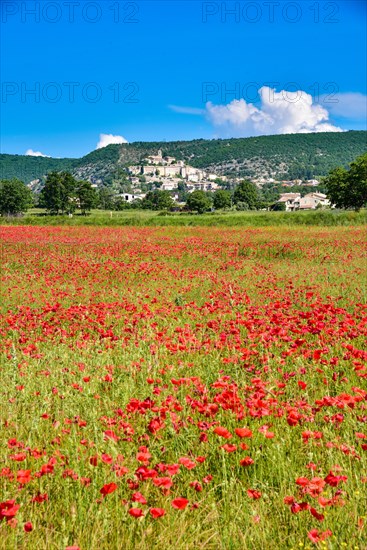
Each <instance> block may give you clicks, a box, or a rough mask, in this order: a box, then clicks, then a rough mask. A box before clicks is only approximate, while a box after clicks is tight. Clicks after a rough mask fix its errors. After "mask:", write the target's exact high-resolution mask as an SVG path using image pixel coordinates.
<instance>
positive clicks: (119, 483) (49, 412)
mask: <svg viewBox="0 0 367 550" xmlns="http://www.w3.org/2000/svg"><path fill="white" fill-rule="evenodd" d="M1 260H2V272H1V294H2V303H1V318H0V337H1V358H0V360H1V362H0V381H1V385H0V394H1V399H0V423H1V424H0V548H1V549H2V550H9V549H11V550H12V549H22V550H25V549H27V550H28V549H31V550H33V549H37V550H40V549H47V550H49V549H57V550H65V549H68V550H77V549H79V550H95V549H99V550H109V549H113V550H115V549H121V550H122V549H124V550H125V549H135V548H136V549H144V550H148V549H149V550H150V549H153V548H156V549H158V548H159V549H169V548H175V549H195V550H196V549H221V550H230V549H244V550H247V549H249V550H250V549H251V550H262V549H267V550H275V549H283V548H284V549H294V550H295V549H313V548H325V549H326V548H327V549H332V550H339V549H343V548H346V549H353V550H354V549H355V550H365V549H366V548H367V485H366V483H367V368H366V360H367V351H366V349H367V348H366V345H365V343H366V334H367V305H366V302H367V300H366V298H367V289H366V247H365V228H364V227H362V226H344V227H343V226H340V227H314V226H310V227H306V226H303V227H302V226H298V227H295V226H294V227H285V226H279V227H256V228H251V227H242V228H241V227H240V228H231V227H222V228H219V227H217V228H216V227H174V226H172V227H128V226H126V227H82V226H75V227H68V226H65V227H49V226H48V227H47V226H45V227H38V226H35V227H30V226H21V225H19V226H3V227H1Z"/></svg>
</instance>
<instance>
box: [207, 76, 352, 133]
mask: <svg viewBox="0 0 367 550" xmlns="http://www.w3.org/2000/svg"><path fill="white" fill-rule="evenodd" d="M259 95H260V106H259V107H256V106H255V105H254V104H253V103H247V102H246V101H245V100H244V99H239V100H237V99H235V100H233V101H231V102H230V103H228V104H227V105H214V104H213V103H211V102H210V101H209V102H208V103H207V104H206V117H207V119H208V120H209V121H210V122H211V123H212V124H213V125H214V126H216V127H218V128H219V127H221V128H223V129H225V130H226V133H228V134H231V135H236V136H254V135H264V134H296V133H311V132H342V131H343V130H342V129H341V128H339V127H337V126H334V125H333V124H332V123H331V122H330V121H329V112H328V111H327V110H326V109H325V108H324V107H322V106H321V105H317V104H315V103H314V102H313V99H312V96H311V95H310V94H307V93H306V92H304V91H302V90H299V91H296V92H289V91H286V90H281V91H280V92H276V91H275V90H274V89H272V88H269V87H267V86H263V87H262V88H260V90H259Z"/></svg>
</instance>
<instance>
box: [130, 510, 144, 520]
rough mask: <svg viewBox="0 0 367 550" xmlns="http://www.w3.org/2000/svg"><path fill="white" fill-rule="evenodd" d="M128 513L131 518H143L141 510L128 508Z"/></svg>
mask: <svg viewBox="0 0 367 550" xmlns="http://www.w3.org/2000/svg"><path fill="white" fill-rule="evenodd" d="M128 513H129V514H130V516H132V517H133V518H141V517H142V516H144V512H143V510H142V509H141V508H130V510H129V512H128Z"/></svg>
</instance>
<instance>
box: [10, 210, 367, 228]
mask: <svg viewBox="0 0 367 550" xmlns="http://www.w3.org/2000/svg"><path fill="white" fill-rule="evenodd" d="M366 223H367V212H366V210H361V211H359V212H354V211H337V210H315V211H309V212H213V213H208V214H202V215H198V214H189V213H171V212H151V211H144V210H143V211H136V210H134V211H122V212H112V213H111V212H107V211H93V212H92V213H91V214H89V215H87V216H82V215H80V214H76V215H74V216H73V217H68V216H49V215H41V214H34V213H32V212H30V213H27V214H26V215H25V216H20V217H0V225H40V226H42V225H54V226H56V225H65V226H68V225H70V226H77V225H85V226H203V227H215V226H223V227H236V226H246V227H248V226H254V227H266V226H281V225H284V226H298V225H307V226H325V227H332V226H347V225H363V224H366Z"/></svg>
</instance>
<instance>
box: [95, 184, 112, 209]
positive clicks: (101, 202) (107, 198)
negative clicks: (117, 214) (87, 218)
mask: <svg viewBox="0 0 367 550" xmlns="http://www.w3.org/2000/svg"><path fill="white" fill-rule="evenodd" d="M114 196H115V195H114V193H113V191H112V190H111V189H109V188H108V187H101V188H100V189H99V191H98V202H97V204H98V208H100V209H101V210H113V209H114V206H115V203H114Z"/></svg>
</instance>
